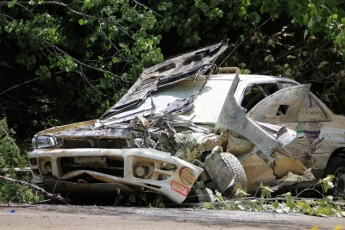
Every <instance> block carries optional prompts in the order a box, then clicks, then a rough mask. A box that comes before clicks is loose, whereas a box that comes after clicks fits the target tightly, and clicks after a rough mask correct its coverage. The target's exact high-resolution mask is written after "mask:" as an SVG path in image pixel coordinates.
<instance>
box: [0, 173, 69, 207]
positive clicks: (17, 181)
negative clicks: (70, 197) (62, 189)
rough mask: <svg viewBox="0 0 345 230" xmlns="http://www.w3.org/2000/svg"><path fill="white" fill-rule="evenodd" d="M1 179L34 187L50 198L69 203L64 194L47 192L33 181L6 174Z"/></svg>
mask: <svg viewBox="0 0 345 230" xmlns="http://www.w3.org/2000/svg"><path fill="white" fill-rule="evenodd" d="M0 179H3V180H6V181H9V182H12V183H16V184H20V185H24V186H27V187H29V188H32V189H35V190H37V191H39V192H41V193H43V194H44V195H46V196H47V197H49V198H52V199H56V200H59V201H62V202H64V203H66V204H68V202H67V201H66V199H65V198H63V197H62V196H60V195H59V194H52V193H49V192H47V191H46V190H44V189H43V188H40V187H38V186H36V185H34V184H31V183H28V182H26V181H23V180H16V179H13V178H9V177H5V176H0Z"/></svg>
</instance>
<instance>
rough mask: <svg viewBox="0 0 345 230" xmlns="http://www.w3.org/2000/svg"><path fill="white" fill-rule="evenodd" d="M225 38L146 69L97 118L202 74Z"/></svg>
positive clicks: (221, 47)
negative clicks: (161, 89)
mask: <svg viewBox="0 0 345 230" xmlns="http://www.w3.org/2000/svg"><path fill="white" fill-rule="evenodd" d="M227 42H228V40H223V41H221V42H219V43H217V44H214V45H211V46H208V47H205V48H201V49H198V50H195V51H192V52H189V53H186V54H183V55H180V56H177V57H175V58H171V59H167V60H165V61H163V62H161V63H159V64H157V65H154V66H152V67H150V68H148V69H145V70H144V71H143V72H142V74H141V75H140V77H139V79H138V80H137V81H136V82H135V83H134V84H133V86H132V87H131V88H130V89H129V90H128V91H127V93H126V94H125V95H124V96H123V97H122V98H121V99H120V100H119V101H118V102H117V103H116V104H115V105H114V106H112V107H111V108H110V109H108V111H107V112H106V113H105V114H104V115H103V116H102V117H101V118H100V120H104V119H107V118H109V117H111V116H112V115H116V114H119V113H121V112H123V111H126V110H128V109H130V108H133V107H134V106H136V105H138V104H139V103H140V102H141V101H143V100H144V99H145V98H147V97H148V96H149V94H150V93H151V92H152V91H155V90H157V89H158V88H161V87H165V86H168V85H171V84H174V83H176V82H179V81H181V80H183V79H186V78H196V77H198V76H199V75H201V74H203V73H204V72H206V71H207V70H208V69H210V68H211V67H212V66H213V63H212V62H213V61H214V60H215V58H217V56H219V55H220V54H221V53H222V52H224V51H225V50H226V49H227V47H228V45H227ZM122 121H126V120H122Z"/></svg>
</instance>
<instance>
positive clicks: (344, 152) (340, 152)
mask: <svg viewBox="0 0 345 230" xmlns="http://www.w3.org/2000/svg"><path fill="white" fill-rule="evenodd" d="M333 157H342V158H345V147H341V148H337V149H336V150H334V152H333V153H332V154H331V156H330V157H329V158H328V161H327V166H326V169H327V168H328V164H329V160H330V159H332V158H333Z"/></svg>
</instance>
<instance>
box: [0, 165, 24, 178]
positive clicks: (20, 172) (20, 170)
mask: <svg viewBox="0 0 345 230" xmlns="http://www.w3.org/2000/svg"><path fill="white" fill-rule="evenodd" d="M11 172H13V173H15V174H16V175H25V174H29V173H30V172H31V171H30V167H25V168H13V169H11V168H0V175H1V176H4V175H5V174H7V173H11Z"/></svg>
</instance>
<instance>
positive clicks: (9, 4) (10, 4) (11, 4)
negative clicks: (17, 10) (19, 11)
mask: <svg viewBox="0 0 345 230" xmlns="http://www.w3.org/2000/svg"><path fill="white" fill-rule="evenodd" d="M15 4H16V1H14V0H13V1H10V2H9V3H7V7H8V8H12V7H13V6H14V5H15Z"/></svg>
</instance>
